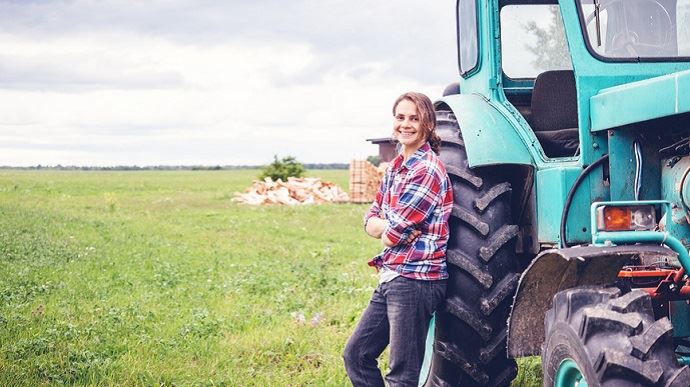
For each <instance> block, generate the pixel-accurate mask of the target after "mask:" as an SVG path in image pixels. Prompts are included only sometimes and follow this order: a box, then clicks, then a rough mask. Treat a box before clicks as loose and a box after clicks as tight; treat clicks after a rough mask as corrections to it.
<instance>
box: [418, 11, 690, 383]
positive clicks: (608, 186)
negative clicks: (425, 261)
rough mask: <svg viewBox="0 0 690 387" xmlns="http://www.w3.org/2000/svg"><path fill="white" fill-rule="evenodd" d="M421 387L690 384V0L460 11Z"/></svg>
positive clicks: (440, 104) (440, 117)
mask: <svg viewBox="0 0 690 387" xmlns="http://www.w3.org/2000/svg"><path fill="white" fill-rule="evenodd" d="M456 17H457V34H458V47H457V50H458V64H459V70H460V78H459V82H458V83H457V84H456V85H455V86H452V87H449V88H448V89H447V90H448V92H447V93H444V94H447V95H444V96H443V97H442V98H440V99H438V100H437V101H436V102H435V108H436V115H437V132H438V133H439V135H440V136H441V138H442V140H443V144H442V148H441V153H440V157H441V159H442V161H443V162H444V164H445V166H446V169H447V172H448V175H449V176H450V179H451V181H452V184H453V193H454V206H453V210H452V214H451V217H450V220H449V222H450V239H449V242H448V249H447V261H448V266H449V272H450V279H449V282H448V291H447V296H446V302H445V306H444V307H443V308H442V309H441V310H439V311H437V313H436V316H435V330H434V334H433V338H432V339H431V340H429V348H428V351H427V354H428V359H427V363H426V364H427V367H425V368H424V370H423V375H422V378H420V379H421V383H422V384H425V385H428V386H504V385H510V383H511V381H512V380H513V379H514V378H515V377H516V373H517V366H516V361H515V360H514V359H515V358H518V357H524V356H538V355H540V356H541V364H542V370H543V380H544V386H558V387H561V386H581V387H582V386H678V387H680V386H683V387H688V386H690V367H689V366H688V364H690V305H689V303H690V280H689V278H690V277H689V274H690V254H689V253H688V248H689V247H690V225H689V224H688V222H689V221H690V0H560V1H556V0H551V1H549V0H533V1H530V0H458V1H457V12H456Z"/></svg>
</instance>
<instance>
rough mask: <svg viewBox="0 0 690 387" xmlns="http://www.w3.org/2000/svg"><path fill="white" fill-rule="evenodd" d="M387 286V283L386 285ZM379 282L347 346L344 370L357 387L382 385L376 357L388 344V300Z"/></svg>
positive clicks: (344, 354)
mask: <svg viewBox="0 0 690 387" xmlns="http://www.w3.org/2000/svg"><path fill="white" fill-rule="evenodd" d="M384 285H385V284H384ZM381 287H382V285H379V286H378V287H377V288H376V290H375V291H374V295H373V296H372V297H371V301H370V302H369V305H368V306H367V308H366V309H365V310H364V313H363V314H362V317H361V318H360V320H359V323H357V328H355V331H354V333H352V336H351V337H350V339H349V340H348V342H347V345H345V352H344V353H343V359H344V360H345V370H346V371H347V375H348V376H349V377H350V380H351V381H352V384H353V385H354V386H355V387H359V386H377V387H378V386H383V385H384V384H383V378H382V377H381V370H379V368H378V362H377V360H376V359H377V358H378V357H379V355H381V352H383V350H384V349H385V348H386V346H387V345H388V337H389V333H388V330H389V325H388V316H387V312H386V300H385V298H384V297H383V295H382V294H381Z"/></svg>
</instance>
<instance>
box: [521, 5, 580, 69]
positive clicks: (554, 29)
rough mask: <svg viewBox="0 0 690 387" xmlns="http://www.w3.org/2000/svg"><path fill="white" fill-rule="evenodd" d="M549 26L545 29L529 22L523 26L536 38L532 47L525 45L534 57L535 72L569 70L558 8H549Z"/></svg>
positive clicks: (568, 59) (566, 44)
mask: <svg viewBox="0 0 690 387" xmlns="http://www.w3.org/2000/svg"><path fill="white" fill-rule="evenodd" d="M549 13H550V18H549V24H548V26H546V27H545V28H542V27H540V26H538V25H537V23H536V22H534V21H531V22H529V23H527V24H526V25H524V26H523V28H524V29H525V30H526V31H527V32H528V33H533V34H534V36H536V38H537V42H536V43H535V44H534V46H530V45H529V44H527V45H525V48H526V49H527V51H529V52H531V53H533V54H534V55H536V59H535V60H534V61H533V62H532V65H534V67H535V68H536V69H537V70H541V71H544V70H555V69H571V68H572V67H573V66H572V64H571V63H570V55H569V53H568V42H567V41H566V39H565V31H564V30H563V23H562V21H561V14H560V12H559V10H558V6H551V7H549Z"/></svg>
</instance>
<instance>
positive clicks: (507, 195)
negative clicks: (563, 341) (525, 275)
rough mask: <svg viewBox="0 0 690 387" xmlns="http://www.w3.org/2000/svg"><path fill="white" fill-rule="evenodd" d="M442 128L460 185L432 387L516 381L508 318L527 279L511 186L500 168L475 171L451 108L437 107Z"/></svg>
mask: <svg viewBox="0 0 690 387" xmlns="http://www.w3.org/2000/svg"><path fill="white" fill-rule="evenodd" d="M436 131H437V133H438V134H439V136H440V137H441V139H442V141H443V142H442V146H441V152H440V156H439V157H440V158H441V160H442V161H443V163H444V165H445V167H446V171H447V172H448V175H449V177H450V180H451V182H452V185H453V211H452V214H451V216H450V219H449V226H450V238H449V241H448V248H447V253H446V258H447V263H448V272H449V279H448V286H447V291H446V300H445V306H444V307H443V308H441V309H440V310H438V311H437V312H436V332H435V339H434V353H433V356H432V360H431V366H430V370H429V376H428V377H427V380H426V384H425V385H427V386H508V385H509V384H510V382H511V380H513V379H514V378H515V376H516V374H517V367H516V364H515V361H514V360H513V359H509V358H507V356H506V333H507V325H506V322H507V320H508V314H509V312H510V305H511V301H512V299H513V295H514V294H515V290H516V288H517V284H518V279H519V274H518V273H517V267H518V262H517V259H516V256H515V237H516V236H517V233H518V227H517V226H516V225H514V224H512V216H511V203H510V202H511V185H510V183H509V182H508V181H507V179H506V178H505V176H503V175H502V174H501V170H500V169H498V168H483V169H471V168H469V166H468V163H467V155H466V153H465V146H464V143H463V140H462V135H461V133H460V128H459V127H458V123H457V120H456V119H455V117H454V116H453V114H452V113H451V112H448V111H439V112H437V126H436Z"/></svg>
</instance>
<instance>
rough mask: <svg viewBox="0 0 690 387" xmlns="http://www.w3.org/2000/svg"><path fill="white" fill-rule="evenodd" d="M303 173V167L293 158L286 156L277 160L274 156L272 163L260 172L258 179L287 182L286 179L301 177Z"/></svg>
mask: <svg viewBox="0 0 690 387" xmlns="http://www.w3.org/2000/svg"><path fill="white" fill-rule="evenodd" d="M305 172H306V170H305V169H304V165H302V163H300V162H299V161H297V159H295V158H294V157H292V156H287V157H283V158H282V159H281V160H278V156H277V155H274V156H273V162H272V163H271V164H269V165H267V166H265V167H264V168H263V169H262V170H261V174H260V175H259V179H265V178H267V177H270V178H271V179H273V180H278V179H281V180H283V181H287V178H288V177H302V176H304V173H305Z"/></svg>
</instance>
